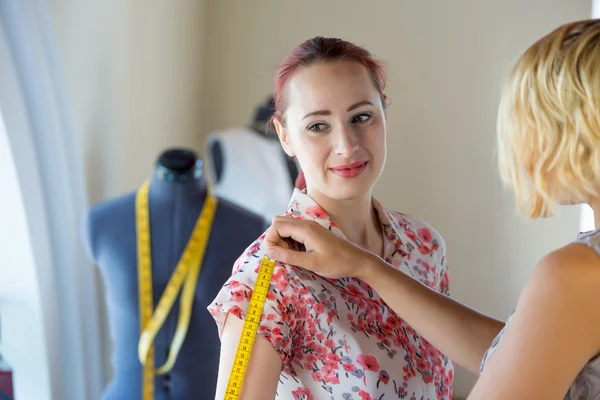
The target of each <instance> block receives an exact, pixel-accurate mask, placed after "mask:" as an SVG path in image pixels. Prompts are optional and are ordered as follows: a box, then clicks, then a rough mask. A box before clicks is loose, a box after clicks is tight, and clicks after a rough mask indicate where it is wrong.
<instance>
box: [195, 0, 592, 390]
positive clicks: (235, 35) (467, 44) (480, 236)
mask: <svg viewBox="0 0 600 400" xmlns="http://www.w3.org/2000/svg"><path fill="white" fill-rule="evenodd" d="M590 12H591V5H590V1H572V2H565V1H559V0H552V1H548V0H532V1H528V2H517V1H501V2H492V1H485V2H484V1H465V0H462V1H452V2H441V1H435V2H434V1H420V2H417V1H395V0H394V1H393V0H390V1H375V2H364V1H344V2H342V1H317V0H311V1H302V2H287V1H286V2H275V1H268V0H253V1H251V2H246V1H218V2H217V1H211V2H208V3H207V15H210V18H209V19H208V24H209V25H208V32H210V36H211V38H212V39H211V40H209V41H208V42H207V47H206V57H205V60H206V64H205V75H204V85H205V87H204V92H203V93H204V96H205V98H204V102H203V104H204V107H205V112H206V115H207V119H206V120H205V125H204V127H205V128H206V129H208V130H212V129H220V128H222V127H228V126H232V125H242V124H247V123H248V121H249V120H250V118H251V117H252V112H253V110H254V107H255V106H256V104H257V103H259V102H260V101H262V99H263V98H264V96H265V95H267V94H268V93H270V90H271V82H272V77H273V71H274V67H275V66H276V65H277V63H278V62H280V61H281V59H282V58H283V56H284V55H285V54H286V52H288V51H290V50H291V49H292V48H293V47H294V46H295V45H297V44H298V43H300V42H301V41H303V40H305V39H308V38H310V37H312V36H316V35H323V36H339V37H342V38H345V39H348V40H350V41H354V42H355V43H357V44H360V45H364V46H366V47H367V48H368V49H370V50H371V51H372V52H373V53H374V54H375V55H376V56H377V57H379V58H382V59H384V60H385V61H387V63H388V71H389V90H388V93H389V95H390V96H391V98H392V101H393V104H392V106H391V108H390V109H389V131H388V134H389V139H388V145H389V153H388V154H389V156H388V163H387V167H386V170H385V172H384V175H383V176H382V178H381V180H380V182H379V184H378V186H377V189H376V195H377V196H378V197H379V198H380V200H382V202H383V203H384V204H386V205H387V206H388V207H391V208H394V209H397V210H401V211H404V212H408V213H412V214H415V215H418V216H420V217H423V218H425V219H426V220H428V221H429V222H431V223H432V224H433V225H434V226H436V227H437V228H438V229H439V231H440V232H441V233H442V234H443V235H444V236H445V238H446V241H447V245H448V249H449V262H450V264H451V268H452V269H451V279H452V288H453V294H454V296H455V297H456V298H457V299H459V300H462V301H464V302H466V303H467V304H469V305H471V306H475V307H476V308H478V309H480V310H482V311H484V312H486V313H490V314H492V315H493V316H495V317H497V318H502V319H505V318H506V317H507V314H508V313H509V312H510V311H511V309H512V308H513V306H514V305H515V302H516V300H517V296H518V293H519V291H520V289H521V288H522V286H523V284H524V282H525V279H526V278H527V275H528V274H529V272H530V270H531V268H532V267H533V266H534V265H535V262H536V260H537V259H539V257H540V256H542V255H543V254H544V252H547V251H548V250H551V249H552V248H554V247H556V246H558V245H560V244H561V243H564V242H565V241H567V240H569V239H571V238H572V237H573V235H574V234H575V233H576V231H577V229H578V221H579V217H578V210H576V209H571V210H568V211H561V213H560V215H559V216H558V217H557V218H556V219H554V220H552V221H544V222H526V221H523V220H520V219H519V218H518V217H517V216H516V214H515V212H514V206H513V197H512V196H511V195H510V194H507V193H505V192H504V191H503V190H502V187H501V185H500V181H499V179H498V176H497V173H496V169H495V165H494V159H493V149H494V127H495V114H496V106H497V102H498V93H499V86H500V84H501V81H502V78H503V76H504V74H505V72H506V70H507V67H508V65H509V64H510V62H511V61H512V60H514V58H515V57H516V56H517V54H518V53H519V52H520V51H522V50H523V49H524V47H525V46H527V45H528V44H529V43H531V42H532V41H533V40H534V39H536V38H537V37H538V36H540V35H542V34H544V33H546V31H548V30H549V29H551V28H553V27H555V26H556V25H557V24H560V23H562V22H565V21H568V20H571V19H578V18H586V17H589V15H590ZM472 382H473V377H472V376H470V375H468V374H467V373H465V372H463V371H459V373H458V374H457V378H456V390H455V392H456V395H457V397H461V396H463V395H465V394H466V393H467V392H468V390H469V388H470V387H471V384H472Z"/></svg>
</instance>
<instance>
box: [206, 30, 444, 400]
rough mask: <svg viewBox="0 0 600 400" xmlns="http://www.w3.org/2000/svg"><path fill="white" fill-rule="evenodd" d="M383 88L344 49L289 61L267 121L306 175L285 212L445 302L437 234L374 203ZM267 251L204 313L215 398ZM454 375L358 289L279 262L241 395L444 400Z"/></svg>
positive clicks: (316, 50)
mask: <svg viewBox="0 0 600 400" xmlns="http://www.w3.org/2000/svg"><path fill="white" fill-rule="evenodd" d="M384 87H385V73H384V69H383V68H382V66H381V64H380V63H379V62H378V61H377V60H375V59H374V58H373V57H372V56H371V54H370V53H369V52H368V51H367V50H365V49H363V48H361V47H358V46H356V45H354V44H352V43H349V42H347V41H344V40H340V39H335V38H322V37H316V38H314V39H311V40H308V41H306V42H304V43H302V44H301V45H300V46H299V47H297V48H296V49H295V50H293V51H292V52H291V53H290V54H289V55H288V56H287V57H286V58H285V60H284V61H283V63H282V64H281V65H280V67H279V69H278V72H277V75H276V79H275V102H276V112H275V117H274V123H275V127H276V129H277V133H278V135H279V139H280V141H281V144H282V146H283V148H284V150H285V151H286V153H287V154H288V155H289V156H290V157H297V160H298V162H299V164H300V166H301V168H302V171H303V174H302V176H301V177H300V179H299V180H298V184H297V186H298V188H296V190H295V191H294V193H293V196H292V198H291V200H290V203H289V208H288V210H287V215H288V216H292V217H294V218H297V219H304V220H312V221H316V222H317V223H318V224H319V225H321V226H323V227H325V228H327V229H328V230H330V231H331V232H333V233H334V234H335V235H337V236H338V237H340V238H343V239H344V240H346V241H348V242H350V243H353V244H354V245H356V246H359V247H361V248H363V249H365V250H367V251H369V252H372V253H375V254H377V255H379V256H380V257H382V258H383V259H385V260H386V261H387V262H388V263H389V264H391V265H393V266H394V267H395V268H397V269H399V270H401V271H403V272H405V273H406V274H409V275H410V276H412V277H414V278H415V279H417V280H419V281H420V282H422V283H423V284H425V285H427V286H429V287H430V288H432V289H433V290H435V291H437V292H439V293H442V294H443V295H448V293H449V282H448V273H447V270H446V263H445V245H444V241H443V239H442V237H441V236H440V235H439V234H438V233H437V232H436V231H435V229H433V228H432V227H431V226H429V225H428V224H427V223H425V222H424V221H422V220H420V219H418V218H415V217H413V216H409V215H406V214H401V213H398V212H395V211H392V210H388V209H386V208H385V207H383V206H382V205H381V204H380V203H379V202H378V201H377V200H376V199H374V198H373V196H372V190H373V187H374V185H375V183H376V182H377V180H378V178H379V176H380V174H381V172H382V170H383V168H384V164H385V159H386V100H387V98H386V95H385V94H384ZM232 229H235V228H234V227H232ZM265 251H266V247H265V245H264V236H263V237H261V238H259V239H258V240H257V241H256V242H255V243H253V244H252V245H251V246H249V247H248V250H247V251H246V252H244V254H242V255H241V257H240V258H239V260H238V261H237V262H236V265H235V266H234V272H233V275H232V277H231V278H230V279H229V280H228V281H227V283H226V284H225V285H224V287H223V288H222V290H221V291H220V293H219V294H218V296H217V297H216V299H215V300H214V302H213V303H212V304H211V306H210V307H209V310H210V312H211V313H212V315H213V316H214V317H215V320H216V321H217V324H218V328H219V333H220V335H221V338H222V349H221V366H220V370H219V379H218V388H217V398H219V399H222V398H223V395H224V392H225V387H226V385H227V380H228V378H229V373H230V371H231V366H232V362H233V359H234V356H235V352H236V348H237V344H238V341H239V339H240V332H241V331H242V326H243V318H244V317H245V315H246V311H247V309H248V305H249V301H250V297H251V294H252V288H253V286H254V283H255V281H256V279H257V270H258V265H259V264H260V261H261V258H262V256H263V255H264V253H265ZM442 328H443V327H440V329H442ZM453 368H454V366H453V364H452V362H451V361H449V360H448V358H447V357H445V356H444V355H443V354H441V353H440V352H439V351H437V350H436V349H435V348H434V347H433V346H431V345H430V344H429V343H428V342H427V341H425V340H424V339H423V338H422V337H421V336H420V335H419V334H418V333H417V332H415V330H414V329H413V328H412V327H410V326H409V325H407V324H406V323H405V322H404V321H403V320H402V319H400V318H399V317H398V315H396V314H395V313H394V312H393V311H392V310H391V309H390V308H389V307H388V305H387V304H386V303H385V302H384V301H383V300H382V299H381V298H380V297H379V295H378V294H377V293H375V292H374V291H373V290H372V289H371V287H369V286H368V285H367V284H366V283H365V282H363V281H361V280H359V279H356V278H344V279H326V278H323V277H320V276H318V275H316V274H314V273H312V272H310V271H307V270H304V269H300V268H297V267H294V266H291V265H286V264H281V263H278V264H277V266H276V267H275V271H274V273H273V278H272V281H271V287H270V290H269V293H268V296H267V300H266V304H265V306H264V310H263V317H262V320H261V322H260V328H259V331H258V335H257V337H256V340H255V342H254V349H253V353H252V357H251V359H250V362H249V366H248V371H247V374H246V377H245V380H244V383H243V389H242V396H241V398H242V399H245V400H248V399H261V400H263V399H274V398H278V399H315V400H319V399H323V400H325V399H327V400H330V399H340V400H343V399H357V400H367V399H378V400H379V399H380V400H386V399H419V400H438V399H450V398H451V393H452V378H453Z"/></svg>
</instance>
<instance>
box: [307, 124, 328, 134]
mask: <svg viewBox="0 0 600 400" xmlns="http://www.w3.org/2000/svg"><path fill="white" fill-rule="evenodd" d="M325 128H327V126H326V125H325V124H320V123H319V124H312V125H309V126H308V128H307V129H308V130H309V131H311V132H321V131H322V130H324V129H325Z"/></svg>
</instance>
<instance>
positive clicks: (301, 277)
mask: <svg viewBox="0 0 600 400" xmlns="http://www.w3.org/2000/svg"><path fill="white" fill-rule="evenodd" d="M265 235H266V232H265V233H263V234H262V235H260V237H258V238H257V239H256V240H255V241H253V242H252V243H251V244H250V245H249V246H248V247H247V248H246V249H245V250H244V252H243V253H242V254H241V255H240V256H239V257H238V258H237V260H236V261H235V263H234V265H233V269H232V274H231V276H230V278H229V279H228V280H227V282H226V283H225V285H224V287H232V286H234V287H238V286H240V285H241V286H244V287H246V288H248V289H253V288H254V285H255V284H256V281H257V280H258V274H259V270H260V266H261V264H262V262H263V260H264V256H265V254H266V251H267V247H266V244H265ZM316 281H317V278H316V276H315V275H314V274H313V273H311V272H310V271H307V270H304V269H301V268H298V267H296V266H293V265H289V264H284V263H281V262H275V265H274V267H273V275H272V277H271V288H270V291H269V292H270V296H271V297H273V296H275V297H276V298H278V299H281V298H283V297H285V296H289V295H292V293H291V291H292V290H293V285H294V284H298V283H300V282H302V283H303V284H304V286H310V285H311V282H315V284H316Z"/></svg>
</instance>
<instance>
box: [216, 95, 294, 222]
mask: <svg viewBox="0 0 600 400" xmlns="http://www.w3.org/2000/svg"><path fill="white" fill-rule="evenodd" d="M274 109H275V108H274V103H273V98H272V97H271V98H269V99H268V100H267V102H266V103H265V104H263V105H261V106H260V107H258V109H257V110H256V113H255V115H254V120H253V121H252V126H250V127H248V128H246V127H241V128H234V129H228V130H224V131H218V132H211V133H210V134H209V135H208V136H207V139H206V148H207V151H206V154H207V157H206V166H207V168H206V170H207V174H208V179H209V181H210V182H211V183H212V185H213V186H214V190H215V192H216V194H217V195H219V197H221V198H224V199H227V200H229V201H231V202H232V203H234V204H238V205H239V206H240V207H243V208H245V209H247V210H249V211H251V212H252V213H255V214H258V215H261V216H262V217H263V218H264V219H265V221H266V222H267V223H270V222H271V220H272V219H273V217H274V216H275V215H281V214H282V213H284V212H285V209H286V208H287V206H288V202H289V199H290V196H291V195H292V192H293V190H294V183H295V182H296V177H297V176H298V170H299V167H298V165H297V163H296V161H295V160H294V159H291V158H289V157H288V156H287V155H286V154H285V153H284V151H283V149H282V147H281V144H280V143H279V139H278V137H277V134H276V133H275V130H274V128H273V127H272V125H271V124H270V121H269V120H270V118H271V116H272V115H273V112H274Z"/></svg>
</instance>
